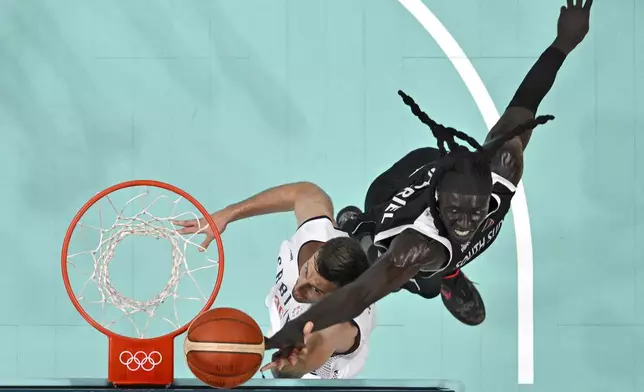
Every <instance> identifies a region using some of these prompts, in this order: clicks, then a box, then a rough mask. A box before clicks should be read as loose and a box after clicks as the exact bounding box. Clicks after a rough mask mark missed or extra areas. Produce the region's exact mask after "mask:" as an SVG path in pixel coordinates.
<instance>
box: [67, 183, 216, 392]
mask: <svg viewBox="0 0 644 392" xmlns="http://www.w3.org/2000/svg"><path fill="white" fill-rule="evenodd" d="M119 200H122V202H119ZM181 202H184V203H183V204H185V206H184V207H182V208H181V211H177V210H178V209H179V207H180V203H181ZM103 205H106V206H107V207H108V208H107V210H105V208H103V209H102V208H101V207H102V206H103ZM119 206H120V207H119ZM93 209H97V210H98V214H94V213H89V211H90V210H93ZM164 209H166V211H165V212H164ZM182 211H183V212H182ZM108 215H113V219H110V218H109V217H108ZM201 217H203V218H205V221H206V223H207V224H206V225H203V224H201V223H200V224H199V225H198V228H197V231H196V232H195V233H193V234H184V235H182V234H180V233H179V232H178V229H179V228H180V227H177V226H175V224H174V222H175V221H177V220H189V219H196V220H197V221H198V222H199V219H200V218H201ZM104 222H105V223H106V225H104ZM107 222H109V223H107ZM208 228H211V229H212V231H213V233H214V237H215V241H216V243H217V247H216V248H215V247H213V246H211V247H209V249H207V250H206V249H203V248H202V247H201V246H200V245H199V241H198V240H196V239H195V241H197V242H193V238H194V237H195V236H198V235H200V234H201V235H203V233H204V231H206V230H207V229H208ZM81 229H82V230H81ZM83 234H87V235H89V237H90V238H89V241H83V240H84V239H85V237H84V236H83ZM92 237H95V238H92ZM141 237H152V238H155V239H157V240H159V241H161V240H164V241H161V243H162V244H164V245H165V246H167V244H169V245H170V249H167V250H166V251H164V252H158V251H159V249H158V248H160V247H159V246H157V245H155V246H150V247H145V249H144V250H143V251H142V252H137V249H139V248H141V246H142V245H145V242H146V241H142V240H141ZM128 238H130V239H131V238H134V239H136V241H131V240H129V239H128ZM72 240H73V241H72ZM128 241H129V242H130V245H132V243H133V242H136V246H134V247H132V246H130V247H128V246H126V245H128ZM84 242H88V243H89V245H87V244H84ZM117 246H118V248H119V249H118V250H117ZM214 249H216V252H217V255H216V256H217V257H215V258H212V257H211V255H212V253H214ZM127 250H131V252H127ZM153 250H156V251H157V253H158V257H155V256H154V255H153ZM137 253H140V254H137ZM117 255H118V256H119V257H118V258H117V257H116V256H117ZM121 256H123V257H121ZM128 258H129V259H130V261H129V262H125V263H124V262H123V261H122V260H123V259H128ZM117 259H118V262H117ZM168 259H169V260H170V261H171V271H170V277H169V278H168V277H167V269H165V270H164V269H163V267H162V266H159V265H160V264H162V263H163V262H165V261H166V260H168ZM146 260H149V261H150V263H152V266H153V267H154V268H149V269H147V270H146V272H145V276H144V278H143V279H138V280H137V278H136V277H132V274H133V273H134V271H135V270H136V269H138V268H140V265H141V264H142V263H143V262H145V261H146ZM200 260H201V264H203V265H202V266H200V267H199V266H197V265H199V261H200ZM61 267H62V274H63V281H64V282H65V289H66V290H67V294H68V295H69V298H70V299H71V301H72V304H73V305H74V307H75V308H76V310H77V311H78V312H79V313H80V315H81V316H82V317H83V318H84V319H85V320H86V321H87V322H88V323H89V324H90V325H92V326H93V327H94V328H96V329H97V330H98V331H100V332H101V333H103V334H104V335H106V336H107V337H108V341H109V345H108V356H109V358H108V380H109V381H110V382H111V383H113V384H114V385H168V384H171V383H172V382H173V380H174V338H175V337H176V336H178V335H180V334H182V333H184V332H185V331H186V330H187V329H188V326H189V325H190V323H191V322H192V320H194V319H195V318H196V317H197V316H198V315H199V314H201V313H202V312H204V311H206V310H208V309H210V307H211V306H212V304H213V302H214V301H215V298H216V297H217V293H218V292H219V288H220V286H221V282H222V278H223V272H224V249H223V244H222V241H221V237H220V235H219V232H218V230H217V227H216V225H215V222H214V221H213V220H212V218H211V217H210V215H209V214H208V211H207V210H206V209H205V208H204V207H203V206H202V205H201V204H200V203H199V202H198V201H197V200H196V199H194V198H193V197H192V196H190V195H189V194H188V193H186V192H184V191H183V190H181V189H179V188H177V187H175V186H173V185H170V184H166V183H163V182H159V181H151V180H136V181H128V182H123V183H120V184H117V185H114V186H111V187H109V188H107V189H105V190H103V191H102V192H100V193H98V194H96V195H95V196H94V197H92V198H91V199H90V200H89V201H88V202H87V203H85V205H84V206H83V207H82V208H81V209H80V210H79V211H78V213H77V214H76V216H74V219H73V220H72V222H71V224H70V225H69V228H68V229H67V233H66V234H65V239H64V242H63V249H62V255H61ZM70 267H71V268H70ZM124 267H126V271H125V273H121V274H120V276H121V277H122V278H123V277H125V279H121V280H125V281H126V284H121V285H120V286H119V285H118V284H115V283H114V282H112V278H114V277H117V276H118V275H119V274H118V268H121V270H123V268H124ZM77 271H78V272H79V273H80V274H81V275H83V277H82V278H81V279H80V280H75V279H72V278H73V277H74V276H73V275H70V272H77ZM159 271H163V277H162V279H163V281H166V282H165V283H163V284H162V286H163V288H162V289H161V290H160V291H159V290H156V289H155V290H156V291H155V293H156V294H155V295H152V294H149V295H148V297H152V298H148V299H145V300H141V299H138V298H134V297H141V296H142V295H141V291H144V290H143V289H145V288H146V287H149V286H155V285H154V282H153V281H154V280H155V279H153V278H155V277H157V276H159V275H160V274H159ZM197 272H199V274H197ZM215 273H216V277H214V276H212V275H213V274H215ZM202 274H203V275H205V278H204V279H206V282H208V284H210V285H212V287H213V289H212V291H211V292H210V291H208V293H209V294H204V292H203V291H202V290H201V287H200V285H199V280H198V278H199V276H198V275H202ZM209 274H210V276H209ZM182 281H186V282H187V283H186V284H182V285H181V286H180V283H181V282H182ZM128 282H129V285H128V284H127V283H128ZM75 283H78V284H75ZM117 287H118V289H117ZM124 287H129V288H130V291H131V292H132V293H131V294H130V293H128V294H124V293H123V291H124V290H123V288H124ZM136 293H138V295H137V294H136ZM181 301H185V302H181ZM177 302H181V309H179V308H178V304H177ZM194 303H197V305H194V309H190V308H191V307H193V305H192V304H194ZM83 304H84V305H83ZM202 304H203V305H202ZM184 309H190V310H186V311H184ZM95 311H97V312H100V313H101V315H99V316H97V315H96V314H94V313H96V312H95ZM164 312H165V313H164ZM186 313H188V315H187V316H186ZM100 319H102V320H100ZM128 335H129V336H128Z"/></svg>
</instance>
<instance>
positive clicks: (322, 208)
mask: <svg viewBox="0 0 644 392" xmlns="http://www.w3.org/2000/svg"><path fill="white" fill-rule="evenodd" d="M289 211H293V212H295V217H296V219H297V224H298V226H299V225H300V224H302V223H303V222H305V221H306V220H308V219H310V218H313V217H316V216H327V217H329V219H331V220H332V221H333V204H332V202H331V198H330V197H329V195H328V194H327V193H326V192H324V190H322V189H321V188H320V187H319V186H317V185H315V184H313V183H311V182H296V183H291V184H284V185H280V186H276V187H273V188H269V189H267V190H265V191H262V192H260V193H258V194H256V195H254V196H251V197H249V198H248V199H245V200H242V201H240V202H238V203H234V204H231V205H229V206H227V207H226V208H223V209H221V210H219V211H217V212H214V213H212V214H211V216H212V219H213V221H214V222H215V224H216V225H217V229H218V230H219V233H223V231H224V230H225V229H226V226H227V225H228V224H229V223H232V222H235V221H238V220H241V219H246V218H250V217H253V216H259V215H267V214H273V213H278V212H289ZM175 224H176V225H178V226H182V227H183V228H182V229H181V230H179V233H181V234H192V233H195V232H197V231H199V230H202V231H203V232H204V233H205V234H206V239H205V240H204V241H203V243H202V247H203V248H207V247H208V245H210V243H211V242H212V241H213V240H214V238H215V237H214V234H213V232H212V230H210V229H207V230H203V227H204V226H205V225H206V224H207V222H206V221H205V219H201V220H185V221H177V222H175Z"/></svg>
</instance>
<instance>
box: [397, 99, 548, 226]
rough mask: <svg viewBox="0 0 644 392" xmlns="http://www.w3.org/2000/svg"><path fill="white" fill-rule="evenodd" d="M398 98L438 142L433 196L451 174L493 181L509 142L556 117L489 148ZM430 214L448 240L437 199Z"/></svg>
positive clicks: (520, 129)
mask: <svg viewBox="0 0 644 392" xmlns="http://www.w3.org/2000/svg"><path fill="white" fill-rule="evenodd" d="M398 95H400V97H401V98H402V100H403V102H404V103H405V104H406V105H407V106H409V108H410V109H411V112H412V113H413V114H414V115H415V116H416V117H417V118H418V119H419V120H420V121H421V122H422V123H423V124H425V125H427V126H428V127H429V129H431V131H432V134H433V135H434V137H435V138H436V141H437V145H438V150H439V151H440V155H441V158H439V159H438V160H437V161H436V162H435V166H434V173H433V174H432V178H431V180H430V182H429V186H428V192H429V194H430V195H436V191H437V189H439V185H440V183H441V181H442V180H443V178H444V177H445V175H446V174H447V173H449V172H457V173H459V174H462V175H465V176H472V177H478V178H479V179H486V178H491V176H492V173H491V169H490V161H491V159H492V158H493V157H494V155H495V154H496V152H497V151H498V150H499V149H500V148H501V147H502V146H503V145H504V144H505V143H506V142H507V141H509V140H511V139H513V138H514V137H516V136H519V135H521V134H522V133H524V132H526V131H528V130H530V129H534V128H536V127H537V126H539V125H542V124H545V123H547V122H548V121H550V120H553V119H554V116H551V115H545V116H538V117H536V118H534V119H532V120H529V121H526V122H525V123H523V124H521V125H519V126H517V127H516V128H514V129H513V130H512V131H510V132H506V133H503V134H501V135H499V136H498V137H496V138H495V139H492V140H490V141H489V142H487V143H486V144H485V146H482V145H481V144H480V143H479V142H477V141H476V139H474V138H473V137H471V136H469V135H468V134H466V133H465V132H461V131H458V130H456V129H454V128H451V127H445V126H443V125H442V124H438V123H437V122H436V121H434V120H433V119H431V118H430V117H429V116H428V115H427V113H425V112H424V111H423V110H422V109H421V108H420V107H419V106H418V104H417V103H416V102H415V101H414V99H413V98H412V97H410V96H409V95H407V94H405V93H404V92H403V91H402V90H398ZM457 139H460V140H462V141H464V142H466V143H467V144H469V145H470V146H471V147H472V148H473V149H474V150H475V151H470V150H469V149H468V148H467V146H464V145H461V144H459V143H458V142H457ZM429 212H430V213H431V215H432V218H433V219H434V224H435V226H436V228H437V229H438V231H439V233H440V234H441V235H442V236H447V230H446V229H445V225H444V224H443V222H442V220H441V219H440V215H439V211H438V203H437V201H436V197H435V196H434V197H431V198H430V200H429Z"/></svg>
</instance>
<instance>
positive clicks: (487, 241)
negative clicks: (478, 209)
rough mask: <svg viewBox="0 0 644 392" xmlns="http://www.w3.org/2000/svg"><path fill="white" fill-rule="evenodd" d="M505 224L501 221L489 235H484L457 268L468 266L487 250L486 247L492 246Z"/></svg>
mask: <svg viewBox="0 0 644 392" xmlns="http://www.w3.org/2000/svg"><path fill="white" fill-rule="evenodd" d="M502 224H503V221H500V222H499V223H497V224H496V226H494V228H493V229H492V230H490V231H489V232H488V233H487V235H484V236H483V237H481V239H479V240H478V241H477V242H476V243H475V244H474V245H472V247H471V248H470V251H469V252H467V254H465V255H463V258H462V259H461V261H459V262H458V263H456V268H461V267H463V266H464V265H465V264H467V263H468V262H469V261H470V260H472V259H473V258H474V257H475V256H476V255H478V254H479V253H480V252H481V251H482V250H483V249H485V247H486V245H488V244H491V243H492V241H494V239H495V238H496V236H497V235H499V231H501V225H502Z"/></svg>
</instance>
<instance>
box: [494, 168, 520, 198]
mask: <svg viewBox="0 0 644 392" xmlns="http://www.w3.org/2000/svg"><path fill="white" fill-rule="evenodd" d="M516 191H517V187H516V185H514V184H513V183H512V181H510V180H508V179H507V178H505V177H504V176H502V175H501V174H500V173H495V172H492V193H499V194H514V193H515V192H516Z"/></svg>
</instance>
